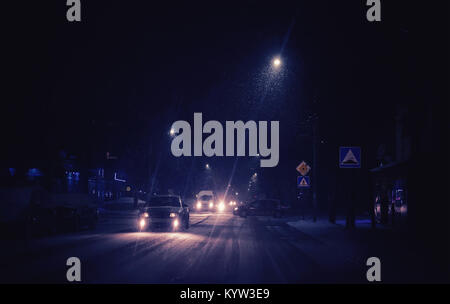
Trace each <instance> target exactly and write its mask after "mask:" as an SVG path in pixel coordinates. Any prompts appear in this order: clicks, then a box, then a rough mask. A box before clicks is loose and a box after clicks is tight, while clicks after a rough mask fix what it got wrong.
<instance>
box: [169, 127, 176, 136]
mask: <svg viewBox="0 0 450 304" xmlns="http://www.w3.org/2000/svg"><path fill="white" fill-rule="evenodd" d="M169 133H170V135H171V136H174V135H175V129H174V128H172V129H170V131H169Z"/></svg>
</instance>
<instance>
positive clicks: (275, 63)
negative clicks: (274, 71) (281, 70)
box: [273, 57, 281, 68]
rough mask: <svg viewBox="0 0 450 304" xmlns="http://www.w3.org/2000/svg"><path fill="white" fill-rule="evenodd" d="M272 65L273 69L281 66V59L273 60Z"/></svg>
mask: <svg viewBox="0 0 450 304" xmlns="http://www.w3.org/2000/svg"><path fill="white" fill-rule="evenodd" d="M273 65H274V67H276V68H278V67H279V66H280V65H281V59H280V58H278V57H277V58H275V59H274V60H273Z"/></svg>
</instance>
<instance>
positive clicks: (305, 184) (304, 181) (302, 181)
mask: <svg viewBox="0 0 450 304" xmlns="http://www.w3.org/2000/svg"><path fill="white" fill-rule="evenodd" d="M300 186H308V183H307V182H306V179H305V178H302V180H301V181H300Z"/></svg>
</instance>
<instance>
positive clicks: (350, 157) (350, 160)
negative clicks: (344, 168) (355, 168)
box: [342, 149, 359, 165]
mask: <svg viewBox="0 0 450 304" xmlns="http://www.w3.org/2000/svg"><path fill="white" fill-rule="evenodd" d="M342 164H355V165H357V164H359V162H358V160H357V159H356V157H355V154H353V152H352V149H349V150H348V152H347V154H346V155H345V157H344V159H343V160H342Z"/></svg>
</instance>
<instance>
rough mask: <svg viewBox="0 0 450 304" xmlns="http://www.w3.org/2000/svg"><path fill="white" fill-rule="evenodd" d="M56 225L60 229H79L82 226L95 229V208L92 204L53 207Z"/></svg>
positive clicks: (96, 215)
mask: <svg viewBox="0 0 450 304" xmlns="http://www.w3.org/2000/svg"><path fill="white" fill-rule="evenodd" d="M55 215H56V227H57V228H58V230H60V231H79V230H81V229H83V228H88V229H95V227H96V225H97V221H98V211H97V208H94V207H92V206H77V207H69V206H57V207H55Z"/></svg>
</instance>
